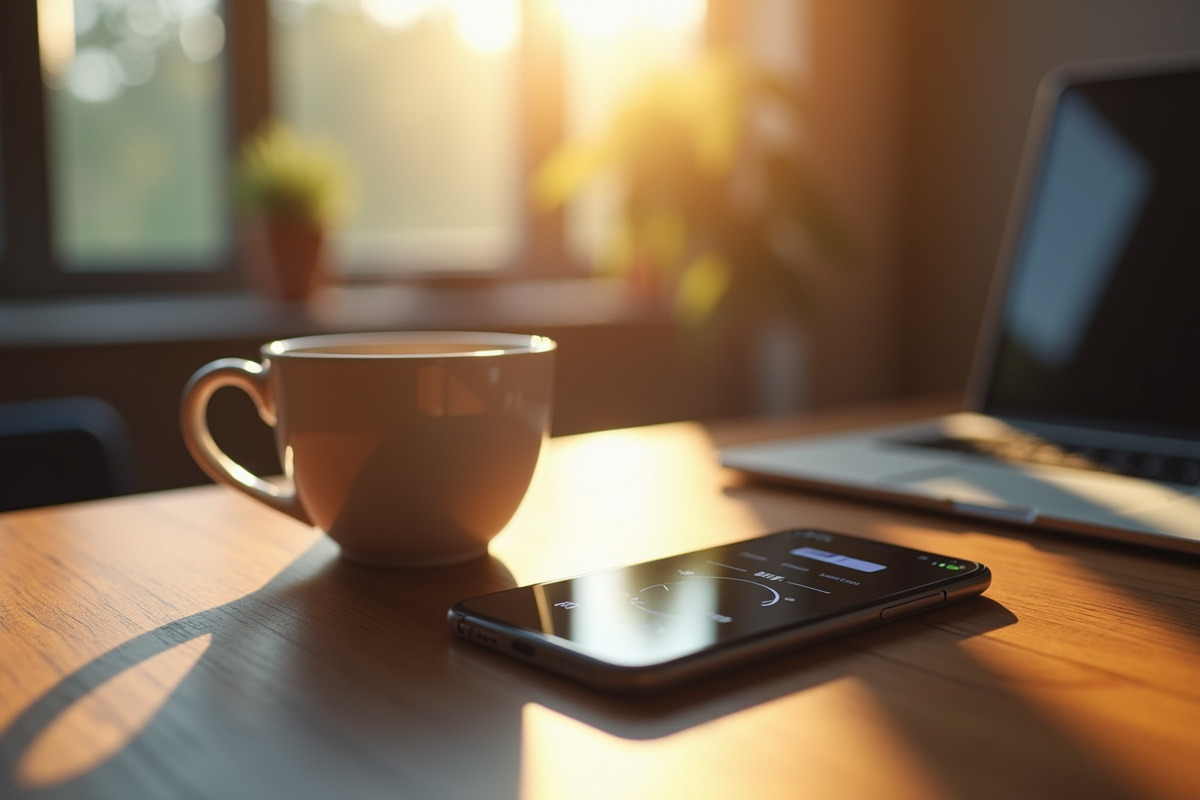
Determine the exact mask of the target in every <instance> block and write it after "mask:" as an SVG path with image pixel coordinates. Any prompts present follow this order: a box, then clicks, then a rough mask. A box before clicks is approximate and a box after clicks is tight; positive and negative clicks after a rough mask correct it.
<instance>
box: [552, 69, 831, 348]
mask: <svg viewBox="0 0 1200 800" xmlns="http://www.w3.org/2000/svg"><path fill="white" fill-rule="evenodd" d="M803 110H804V104H803V98H802V96H801V93H800V91H799V90H798V89H797V88H796V87H795V86H794V85H793V84H791V83H789V82H787V81H785V80H781V79H780V78H779V77H778V76H776V75H774V74H772V73H771V72H769V71H767V70H765V69H763V68H761V67H760V66H757V65H755V64H754V63H753V62H751V61H750V60H749V59H748V58H746V57H744V56H742V55H740V54H738V53H736V52H733V51H708V52H706V53H704V54H703V55H702V56H701V57H699V58H698V59H697V60H695V61H694V62H691V63H688V64H685V65H683V66H680V67H676V68H671V69H667V70H665V71H663V72H661V73H659V74H657V75H655V76H652V77H651V78H650V79H649V80H647V81H645V82H644V83H642V84H640V85H639V86H638V87H637V89H636V90H635V91H634V92H633V93H632V94H630V95H629V96H628V97H627V98H626V100H625V102H624V103H623V104H621V105H620V106H619V107H618V109H617V111H616V113H615V114H614V115H613V116H612V117H611V119H610V120H609V122H608V124H607V125H606V126H605V127H604V128H603V129H602V130H600V131H599V132H598V134H596V135H595V136H593V137H590V138H586V139H581V140H577V141H571V142H568V143H567V144H566V145H564V146H563V147H561V148H560V149H559V150H557V151H556V152H554V153H553V154H552V155H551V156H550V157H549V158H548V159H547V161H546V162H544V163H543V164H542V165H541V167H540V169H539V171H538V173H537V174H536V175H535V177H534V183H533V192H534V196H535V200H536V201H537V202H538V203H539V204H540V205H541V206H542V207H543V208H546V209H552V208H555V207H558V206H561V205H562V204H564V203H566V202H568V201H569V200H571V199H572V198H574V197H577V196H578V195H579V193H580V192H581V191H583V190H584V189H585V188H586V187H587V186H589V185H592V184H594V183H595V182H596V181H597V180H599V179H601V178H607V179H610V180H611V179H615V181H616V185H617V187H618V190H619V192H620V193H621V195H620V196H621V214H620V219H619V221H618V222H617V224H616V225H615V227H614V230H613V231H612V232H611V235H610V236H609V237H608V244H607V246H606V247H605V249H604V251H603V252H602V253H601V254H600V256H599V264H598V266H599V268H600V269H602V270H608V271H613V272H617V273H620V274H624V275H625V276H626V278H627V280H628V282H629V285H630V286H631V287H632V288H633V289H634V291H636V292H637V293H639V294H640V295H642V296H645V297H650V298H653V299H654V300H655V301H656V302H662V303H665V304H666V306H667V307H668V308H669V309H670V310H671V311H672V312H673V313H674V314H675V316H676V317H677V319H678V320H679V322H680V323H681V325H682V326H684V328H685V329H686V330H688V331H689V332H691V333H693V334H696V335H698V336H701V337H711V336H712V335H713V334H714V333H715V332H716V331H717V330H719V329H720V328H722V327H723V326H725V325H727V324H728V323H730V322H732V321H733V320H734V319H737V318H742V319H745V318H747V317H752V318H757V319H763V318H770V317H772V316H774V317H778V316H779V315H785V316H790V317H794V316H795V315H797V314H802V312H803V309H804V306H805V304H806V302H807V295H808V286H807V283H808V281H806V279H805V273H806V271H808V270H810V269H811V268H812V265H813V264H814V263H816V262H817V261H819V260H826V261H839V260H843V259H845V258H846V257H847V256H848V255H849V253H850V246H849V240H848V237H847V235H846V233H845V231H844V229H843V228H842V226H841V224H840V222H839V220H838V219H837V216H836V214H834V212H833V210H832V207H831V204H830V203H829V201H828V200H827V198H826V196H825V193H824V191H823V190H822V187H821V184H820V181H819V180H818V179H817V177H816V173H815V171H814V170H813V169H812V168H811V167H810V165H809V164H807V163H806V161H805V157H804V148H803V146H802V136H803V116H804V115H803Z"/></svg>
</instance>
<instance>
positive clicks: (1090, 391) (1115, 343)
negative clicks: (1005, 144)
mask: <svg viewBox="0 0 1200 800" xmlns="http://www.w3.org/2000/svg"><path fill="white" fill-rule="evenodd" d="M1030 189H1031V192H1030V195H1029V198H1028V202H1027V203H1026V205H1025V207H1024V218H1023V220H1016V221H1017V222H1018V223H1019V224H1020V228H1019V230H1020V235H1019V238H1018V239H1017V240H1016V242H1015V249H1014V251H1013V262H1012V265H1011V271H1010V273H1009V275H1008V285H1007V287H1006V288H1005V290H1004V291H1005V301H1004V304H1003V307H1002V308H1001V310H1000V319H999V323H1000V330H999V335H998V336H997V337H996V339H995V351H994V353H993V356H992V369H991V372H990V374H989V376H988V380H987V383H986V386H985V387H984V397H983V406H984V408H983V410H984V411H985V412H986V413H989V414H993V415H997V416H1002V417H1008V418H1015V419H1024V420H1029V421H1041V422H1052V423H1060V424H1081V425H1086V426H1088V427H1097V428H1106V429H1114V430H1124V431H1131V432H1140V433H1149V434H1157V435H1166V436H1175V437H1182V438H1194V439H1200V65H1197V64H1195V63H1194V64H1193V65H1192V71H1185V72H1174V73H1171V74H1155V75H1147V74H1143V75H1140V76H1137V77H1127V78H1123V79H1116V80H1113V79H1109V80H1085V81H1082V82H1074V83H1071V84H1069V85H1068V86H1067V88H1065V90H1063V91H1062V93H1061V94H1059V95H1058V100H1057V103H1056V104H1055V110H1054V113H1053V115H1052V117H1051V119H1050V125H1049V128H1048V129H1047V131H1046V133H1045V140H1044V142H1043V149H1042V152H1041V158H1040V162H1039V164H1038V167H1037V171H1036V173H1035V174H1034V175H1032V184H1031V186H1030Z"/></svg>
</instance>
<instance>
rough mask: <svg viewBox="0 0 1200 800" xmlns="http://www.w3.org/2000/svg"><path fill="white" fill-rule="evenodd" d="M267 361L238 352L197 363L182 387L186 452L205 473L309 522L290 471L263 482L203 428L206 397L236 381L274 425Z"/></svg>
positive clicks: (182, 415)
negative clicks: (284, 479)
mask: <svg viewBox="0 0 1200 800" xmlns="http://www.w3.org/2000/svg"><path fill="white" fill-rule="evenodd" d="M269 372H270V365H269V364H267V365H266V366H264V365H262V364H258V363H255V362H253V361H245V360H243V359H240V358H222V359H219V360H217V361H213V362H211V363H209V364H205V365H204V366H203V367H201V368H200V369H198V370H197V371H196V373H195V374H194V375H192V377H191V380H189V381H188V383H187V386H186V387H185V388H184V390H183V402H182V404H181V406H180V425H181V427H182V430H183V441H184V443H185V444H186V445H187V449H188V452H189V453H191V454H192V458H194V459H195V460H196V463H197V464H199V465H200V468H201V469H203V470H204V471H205V472H206V473H207V474H208V476H209V477H210V478H212V479H213V480H214V481H216V482H217V483H223V484H225V485H226V486H231V487H233V488H234V489H237V490H238V491H239V492H242V493H244V494H246V495H248V496H250V497H253V498H254V499H255V500H258V501H259V502H261V503H265V504H267V505H268V506H270V507H271V508H273V509H275V510H277V511H282V512H283V513H284V514H287V515H288V516H291V517H295V518H296V519H298V520H300V521H301V522H303V523H305V524H306V525H311V524H312V521H311V520H309V518H308V514H306V513H305V511H304V509H303V507H301V505H300V500H299V498H298V497H297V496H296V485H295V484H294V483H293V482H292V481H291V478H290V476H289V478H288V480H287V482H286V483H285V484H284V485H282V486H277V485H275V484H273V483H268V482H267V481H264V480H263V479H262V478H260V477H258V476H257V475H255V474H254V473H252V472H250V471H249V470H248V469H246V468H245V467H243V466H242V465H241V464H239V463H237V462H236V461H234V460H233V459H232V458H230V457H229V456H227V455H226V454H225V453H224V451H222V450H221V448H220V447H218V446H217V443H216V442H215V441H214V440H213V438H212V433H210V432H209V430H208V401H209V399H210V398H211V397H212V396H213V393H214V392H216V391H217V390H218V389H220V388H223V387H225V386H235V387H237V388H239V389H241V390H242V391H243V392H245V393H246V394H248V395H250V399H251V400H253V401H254V405H255V406H256V407H257V408H258V414H259V416H260V417H262V419H263V421H264V422H266V423H267V424H268V425H271V426H274V425H275V423H276V420H275V403H274V400H273V398H272V397H271V390H270V384H269V382H268V375H269Z"/></svg>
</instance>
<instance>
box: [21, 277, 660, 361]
mask: <svg viewBox="0 0 1200 800" xmlns="http://www.w3.org/2000/svg"><path fill="white" fill-rule="evenodd" d="M620 324H641V325H645V324H651V325H657V324H662V325H669V324H671V323H670V319H669V318H668V317H667V315H666V314H664V313H663V312H662V311H661V310H659V309H653V308H649V307H647V306H646V305H644V304H639V303H637V302H636V301H635V300H634V299H633V298H632V297H631V296H630V295H629V293H628V292H627V291H626V288H625V287H624V285H623V284H621V283H620V282H618V281H611V280H599V279H578V278H575V279H558V280H540V281H508V282H503V283H495V284H476V285H471V286H467V287H461V286H460V287H451V286H429V285H419V284H408V285H399V284H377V285H363V284H357V285H347V286H334V287H328V288H325V289H323V290H321V291H320V292H319V293H318V294H317V295H316V296H315V297H314V298H313V299H312V300H311V301H310V302H309V303H307V304H286V303H280V302H276V301H273V300H271V299H269V298H264V297H261V296H258V295H255V294H251V293H247V292H222V293H198V292H192V293H187V294H170V295H165V294H164V295H146V296H124V297H97V298H73V299H64V298H54V299H37V300H9V301H4V302H0V347H13V346H23V347H37V346H62V345H104V344H131V343H149V342H156V343H157V342H200V341H217V340H229V339H253V340H260V341H268V340H271V339H277V338H281V337H287V336H302V335H310V334H319V333H334V332H339V331H370V330H419V329H429V330H438V329H441V330H453V329H458V330H501V331H510V330H511V331H522V332H527V333H538V332H539V331H540V329H543V328H576V327H587V326H605V325H620Z"/></svg>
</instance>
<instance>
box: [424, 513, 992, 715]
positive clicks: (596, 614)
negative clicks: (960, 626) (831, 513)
mask: <svg viewBox="0 0 1200 800" xmlns="http://www.w3.org/2000/svg"><path fill="white" fill-rule="evenodd" d="M990 583H991V572H990V571H989V570H988V568H987V567H985V566H984V565H983V564H978V563H976V562H973V561H964V560H963V559H959V558H950V557H948V556H943V555H938V554H935V553H927V552H923V551H921V550H914V549H911V548H908V547H901V546H898V545H894V544H886V543H884V542H876V541H872V540H869V539H862V538H859V537H857V536H849V535H846V534H842V533H830V532H828V531H821V530H810V529H798V530H787V531H780V532H778V533H772V534H768V535H766V536H763V537H760V538H757V539H751V540H748V541H743V542H736V543H734V544H728V545H723V546H720V547H712V548H708V549H705V550H697V551H695V552H691V553H684V554H682V555H677V556H670V557H668V558H661V559H658V560H656V561H648V562H646V563H644V564H636V565H634V566H629V567H620V568H618V569H610V570H605V571H603V572H595V573H590V574H587V575H581V576H579V577H575V578H567V579H564V580H558V581H550V582H547V583H539V584H534V585H531V586H522V587H518V588H515V589H507V590H505V591H501V592H496V593H493V594H487V595H482V596H480V597H474V598H471V599H469V600H463V601H462V602H459V603H456V604H455V605H454V606H453V607H452V608H451V609H450V611H449V613H448V619H449V622H450V626H451V628H452V629H453V630H454V632H455V633H456V634H457V635H458V636H460V637H462V638H464V639H466V640H468V641H471V642H475V643H477V644H481V645H484V646H486V647H489V648H492V649H494V650H499V651H500V652H503V653H506V654H508V655H510V656H513V657H516V658H518V659H521V660H522V661H526V662H528V663H530V664H533V665H537V666H539V667H542V668H544V669H547V670H551V671H553V672H557V673H559V674H562V675H566V676H568V677H570V678H574V679H576V680H579V681H582V682H584V683H587V684H590V685H592V686H595V687H598V688H601V689H607V690H612V691H620V692H637V691H649V690H658V689H663V688H666V687H669V686H671V685H674V684H677V683H681V682H684V681H687V680H691V679H695V678H699V677H702V676H705V675H708V674H710V673H713V672H716V671H719V670H724V669H728V668H731V667H735V666H738V665H740V664H744V663H746V662H750V661H753V660H756V659H761V658H764V657H766V656H769V655H771V654H774V653H777V652H781V651H783V650H786V649H790V648H794V647H798V646H800V645H803V644H808V643H811V642H816V641H820V640H824V639H829V638H832V637H834V636H838V635H841V634H845V633H849V632H851V631H856V630H861V629H864V628H869V627H873V626H876V625H880V624H883V623H885V622H888V621H890V620H893V619H897V618H900V617H903V616H907V615H908V614H911V613H915V612H918V611H923V610H925V609H929V608H933V607H935V606H939V605H942V604H944V603H948V602H952V601H955V600H960V599H962V598H965V597H971V596H974V595H977V594H980V593H981V592H983V591H984V590H985V589H986V588H987V587H988V585H989V584H990Z"/></svg>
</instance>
